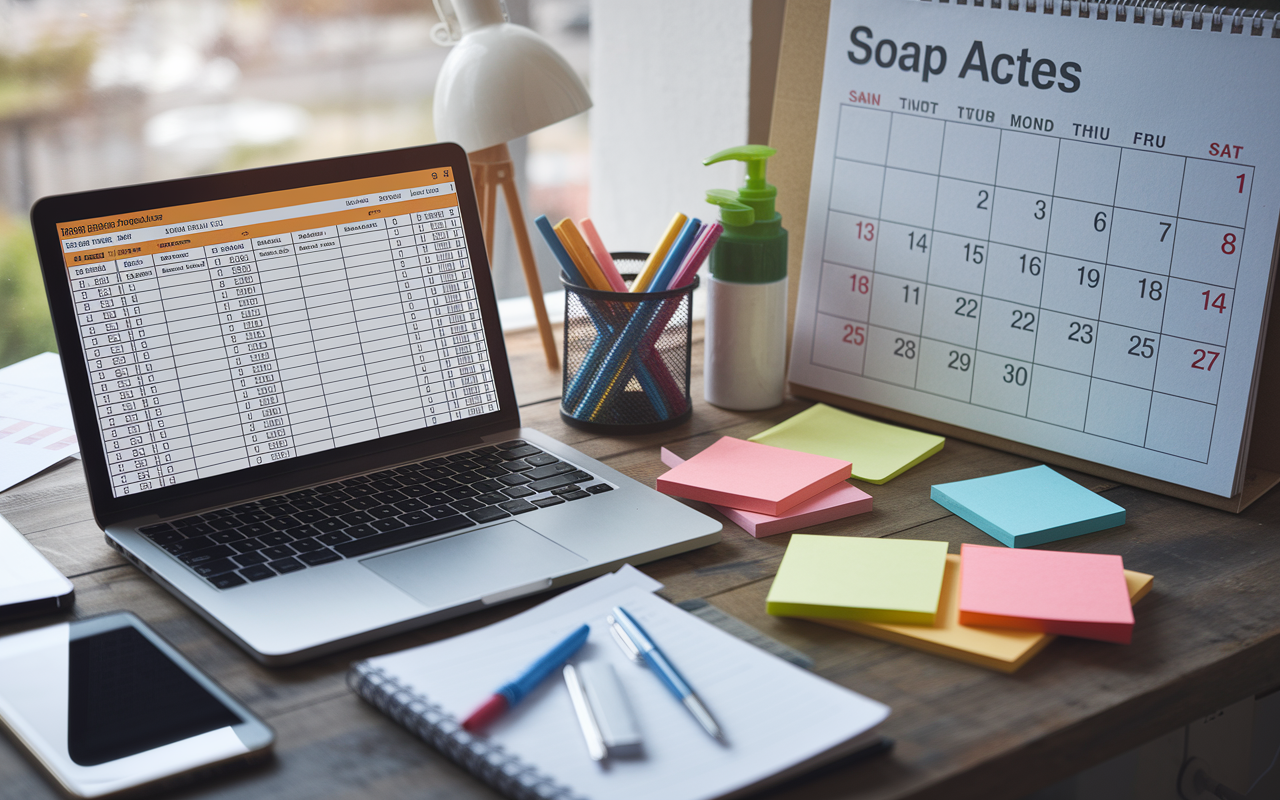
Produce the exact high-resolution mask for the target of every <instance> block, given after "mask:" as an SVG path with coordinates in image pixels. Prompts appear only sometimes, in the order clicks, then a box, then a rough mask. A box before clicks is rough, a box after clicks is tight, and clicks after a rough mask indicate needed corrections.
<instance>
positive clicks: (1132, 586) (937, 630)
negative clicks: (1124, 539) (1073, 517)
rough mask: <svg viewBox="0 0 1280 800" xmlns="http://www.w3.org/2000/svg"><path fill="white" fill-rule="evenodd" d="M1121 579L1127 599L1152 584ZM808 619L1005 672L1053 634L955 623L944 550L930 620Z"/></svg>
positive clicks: (955, 598)
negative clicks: (912, 622) (904, 622)
mask: <svg viewBox="0 0 1280 800" xmlns="http://www.w3.org/2000/svg"><path fill="white" fill-rule="evenodd" d="M1124 580H1125V586H1126V588H1127V589H1128V591H1129V602H1130V603H1131V604H1132V603H1137V602H1138V601H1139V600H1141V599H1142V598H1143V597H1145V596H1146V595H1147V593H1148V592H1150V591H1151V587H1152V586H1153V585H1154V584H1155V578H1153V577H1152V576H1150V575H1147V574H1145V573H1142V572H1133V571H1132V570H1125V571H1124ZM813 621H814V622H820V623H822V624H823V625H828V626H830V627H833V628H840V629H842V630H846V631H852V632H854V633H859V634H862V635H863V636H870V637H872V638H873V639H882V640H884V641H886V642H894V643H895V644H901V645H906V646H907V647H914V648H915V649H917V650H923V651H924V652H926V653H933V654H934V655H939V656H944V657H946V658H953V659H955V660H956V661H963V662H965V663H966V664H975V665H977V666H979V667H985V668H987V669H993V670H996V671H998V672H1006V673H1013V672H1016V671H1017V670H1018V669H1019V668H1021V667H1022V665H1024V664H1026V663H1027V662H1028V661H1030V660H1031V658H1032V656H1034V655H1035V654H1036V653H1039V652H1040V651H1041V650H1043V649H1044V648H1045V647H1046V646H1047V645H1048V644H1049V642H1052V641H1053V640H1054V639H1055V638H1056V637H1055V636H1054V635H1053V634H1052V633H1040V632H1039V631H1019V630H1013V629H1011V628H980V627H976V626H971V625H961V624H960V556H958V555H948V556H947V571H946V574H945V575H944V576H943V579H942V602H941V603H940V604H939V605H938V617H937V619H936V620H935V621H934V623H933V624H932V625H900V624H896V623H892V622H861V621H859V620H852V619H818V618H813Z"/></svg>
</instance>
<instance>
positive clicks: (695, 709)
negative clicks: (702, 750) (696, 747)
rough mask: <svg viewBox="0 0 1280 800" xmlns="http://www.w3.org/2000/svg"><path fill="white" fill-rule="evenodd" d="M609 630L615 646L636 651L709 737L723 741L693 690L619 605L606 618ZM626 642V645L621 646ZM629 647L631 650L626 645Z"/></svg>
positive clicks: (717, 727)
mask: <svg viewBox="0 0 1280 800" xmlns="http://www.w3.org/2000/svg"><path fill="white" fill-rule="evenodd" d="M609 627H610V628H611V630H612V633H613V635H614V638H615V639H616V640H618V644H619V645H620V646H622V649H623V652H626V653H627V654H628V656H630V655H631V653H633V652H636V653H639V654H640V657H641V658H643V659H644V660H645V663H647V664H648V665H649V669H651V670H653V673H654V674H655V675H657V676H658V678H659V680H661V681H662V683H663V685H664V686H666V687H667V689H668V690H669V691H670V692H671V694H673V695H675V698H676V699H677V700H679V701H680V702H681V703H682V704H683V705H684V707H685V708H687V709H688V710H689V713H690V714H692V715H693V718H694V719H696V720H697V721H698V724H699V725H701V726H702V729H703V730H705V731H706V732H707V733H709V734H711V736H712V738H714V739H716V740H717V741H720V742H723V741H724V733H722V732H721V730H720V726H719V725H717V724H716V721H715V718H714V717H712V716H711V712H710V711H708V710H707V707H706V706H704V705H703V704H702V701H701V700H700V699H698V695H696V694H694V691H693V689H692V688H691V687H690V686H689V684H688V683H687V682H686V681H685V679H684V678H683V677H682V676H681V675H680V673H679V672H677V671H676V668H675V665H673V664H672V663H671V662H670V661H668V660H667V657H666V656H665V655H664V654H663V652H662V651H661V650H659V649H658V645H657V644H655V643H654V641H653V639H651V638H649V634H647V633H645V630H644V628H642V627H640V623H639V622H636V620H635V618H634V617H632V616H631V615H630V614H628V613H627V610H626V609H624V608H623V607H622V606H614V607H613V613H612V614H611V615H609ZM624 640H625V643H624ZM627 644H630V647H628V646H627Z"/></svg>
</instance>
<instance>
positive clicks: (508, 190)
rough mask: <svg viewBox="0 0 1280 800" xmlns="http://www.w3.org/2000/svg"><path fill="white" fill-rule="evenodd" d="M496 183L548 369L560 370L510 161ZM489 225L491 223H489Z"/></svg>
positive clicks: (558, 358) (501, 170) (499, 172)
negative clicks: (500, 188)
mask: <svg viewBox="0 0 1280 800" xmlns="http://www.w3.org/2000/svg"><path fill="white" fill-rule="evenodd" d="M497 171H498V175H499V176H500V177H499V178H498V180H499V181H500V182H501V183H502V192H503V197H504V199H505V200H506V201H507V213H508V214H510V215H511V229H512V231H513V232H514V233H515V236H516V249H517V250H518V251H519V252H520V266H521V267H522V268H523V269H524V280H525V283H526V284H527V285H528V287H529V299H530V300H532V301H533V315H534V317H536V318H537V320H538V333H539V334H540V335H541V337H542V349H543V352H544V353H545V354H546V356H547V369H552V370H556V369H559V368H560V355H559V353H558V352H557V350H556V338H555V336H554V335H553V334H552V332H551V320H550V318H548V317H547V305H546V302H545V301H544V300H543V298H542V281H540V280H538V266H537V262H536V261H535V260H534V258H533V245H532V244H530V242H529V228H528V227H527V226H526V225H525V222H524V210H523V209H522V208H521V207H520V196H519V194H517V193H516V181H515V177H514V176H513V175H512V172H513V170H512V166H511V162H510V161H508V162H507V163H506V164H505V165H504V166H501V167H498V170H497ZM490 219H492V216H491V217H490ZM490 224H492V223H490Z"/></svg>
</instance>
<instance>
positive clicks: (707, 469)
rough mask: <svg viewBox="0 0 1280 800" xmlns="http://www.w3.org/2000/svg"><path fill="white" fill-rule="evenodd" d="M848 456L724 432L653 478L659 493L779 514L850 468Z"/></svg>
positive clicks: (845, 474)
mask: <svg viewBox="0 0 1280 800" xmlns="http://www.w3.org/2000/svg"><path fill="white" fill-rule="evenodd" d="M852 469H853V465H852V464H850V463H849V462H848V461H841V460H840V459H838V458H828V457H827V456H815V455H813V454H811V453H801V452H797V451H795V450H784V449H782V448H781V447H770V446H769V445H767V444H756V443H755V442H746V441H743V440H742V439H734V438H733V437H731V436H725V437H722V438H721V439H720V441H718V442H716V443H715V444H713V445H711V446H710V447H708V448H707V449H706V450H703V451H702V452H701V453H698V454H697V455H696V456H694V457H693V458H690V459H689V460H688V461H686V462H684V463H683V464H681V465H680V466H678V467H676V468H675V469H672V470H671V471H670V472H668V473H666V474H665V475H662V476H660V477H659V478H658V481H657V489H658V491H660V492H662V493H663V494H669V495H673V496H675V497H684V498H686V499H689V500H701V501H703V502H705V503H714V504H715V505H718V506H729V507H730V508H736V509H739V510H741V511H755V512H757V513H760V514H769V515H770V516H774V517H777V516H780V515H782V514H783V513H785V512H787V511H789V510H791V509H792V508H795V507H796V506H797V505H799V504H800V503H803V502H804V501H805V500H808V499H809V498H811V497H813V496H815V495H818V494H821V493H822V492H823V491H824V490H826V489H830V488H831V487H832V486H835V485H836V484H837V483H840V482H841V481H843V480H845V479H846V478H848V477H849V475H850V474H852Z"/></svg>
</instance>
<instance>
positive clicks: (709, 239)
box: [671, 222, 724, 289]
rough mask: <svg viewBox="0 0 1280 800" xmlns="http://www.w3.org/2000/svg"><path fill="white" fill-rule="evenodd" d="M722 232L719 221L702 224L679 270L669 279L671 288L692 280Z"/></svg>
mask: <svg viewBox="0 0 1280 800" xmlns="http://www.w3.org/2000/svg"><path fill="white" fill-rule="evenodd" d="M723 232H724V226H723V225H721V224H720V223H719V222H712V223H711V224H710V225H703V226H702V230H700V231H698V238H697V240H696V241H694V243H693V247H692V248H690V249H689V255H687V256H685V259H684V263H683V264H681V265H680V271H679V272H677V273H676V276H675V277H674V278H672V279H671V288H672V289H679V288H681V287H682V286H685V285H687V284H688V283H689V282H690V281H692V280H693V276H694V275H697V274H698V269H699V268H701V267H702V262H704V261H706V260H707V256H708V255H709V254H710V253H711V248H713V247H715V246H716V242H717V241H719V240H720V234H721V233H723Z"/></svg>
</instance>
